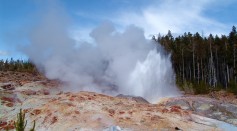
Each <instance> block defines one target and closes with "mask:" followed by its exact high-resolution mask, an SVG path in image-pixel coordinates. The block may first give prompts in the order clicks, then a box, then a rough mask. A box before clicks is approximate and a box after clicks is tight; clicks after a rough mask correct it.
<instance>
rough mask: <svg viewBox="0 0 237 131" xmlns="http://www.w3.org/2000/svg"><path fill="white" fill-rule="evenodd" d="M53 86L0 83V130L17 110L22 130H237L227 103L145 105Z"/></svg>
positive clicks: (190, 100) (197, 100) (193, 100)
mask: <svg viewBox="0 0 237 131" xmlns="http://www.w3.org/2000/svg"><path fill="white" fill-rule="evenodd" d="M18 75H20V74H18ZM19 83H21V84H19ZM9 84H10V85H9ZM57 85H58V83H57V82H55V81H48V80H45V79H43V80H39V81H30V80H29V79H26V81H25V82H22V81H18V82H14V81H10V82H6V80H4V81H1V82H0V87H1V88H0V103H1V106H0V130H3V129H6V128H7V127H8V128H9V129H13V128H14V120H16V114H17V113H19V110H20V109H23V111H24V112H25V113H26V119H27V121H28V124H27V129H29V128H30V127H31V126H32V124H33V123H32V122H33V121H34V120H35V121H36V130H41V131H47V130H49V131H54V130H55V131H65V130H68V131H76V130H96V131H98V130H99V131H100V130H105V131H107V130H109V131H110V130H115V129H116V130H123V131H144V130H145V131H150V130H152V131H153V130H164V131H166V130H171V131H172V130H178V129H180V130H184V131H186V130H197V131H198V130H217V131H218V130H236V127H235V126H234V125H236V116H237V109H236V105H235V104H230V103H228V102H223V101H220V100H216V99H211V98H207V97H194V96H193V97H191V96H190V97H178V98H166V99H164V100H163V101H162V102H160V103H158V104H150V103H148V102H147V101H146V100H145V99H143V98H141V97H131V96H126V95H120V96H117V97H112V96H108V95H103V94H98V93H94V92H74V93H72V92H62V91H60V90H58V89H57ZM219 120H220V121H219Z"/></svg>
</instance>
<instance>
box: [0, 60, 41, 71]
mask: <svg viewBox="0 0 237 131" xmlns="http://www.w3.org/2000/svg"><path fill="white" fill-rule="evenodd" d="M0 71H18V72H29V73H35V72H38V71H37V69H36V67H35V65H34V64H33V63H32V62H30V61H29V60H19V59H18V60H14V59H13V58H11V59H10V60H8V59H6V60H3V59H2V60H0Z"/></svg>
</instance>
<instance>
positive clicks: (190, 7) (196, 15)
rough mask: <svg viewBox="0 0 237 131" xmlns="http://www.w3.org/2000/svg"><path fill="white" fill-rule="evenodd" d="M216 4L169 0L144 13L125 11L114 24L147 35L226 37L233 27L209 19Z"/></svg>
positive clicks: (202, 1) (203, 1)
mask: <svg viewBox="0 0 237 131" xmlns="http://www.w3.org/2000/svg"><path fill="white" fill-rule="evenodd" d="M212 2H213V0H210V1H207V0H198V1H197V0H179V1H177V0H166V1H159V2H156V3H152V4H151V5H150V6H148V7H145V8H144V9H142V10H141V13H137V12H133V11H123V12H121V13H120V14H119V15H118V16H117V18H115V19H113V22H115V23H116V24H120V25H122V26H124V27H125V26H127V25H130V24H134V25H137V26H139V27H142V28H144V30H145V32H146V35H150V34H157V33H162V34H166V33H167V31H168V30H171V31H172V33H176V34H183V33H184V32H192V33H195V32H202V31H203V32H204V34H209V33H213V34H223V33H224V34H225V33H226V32H227V31H229V28H230V27H229V25H225V24H223V23H220V22H218V21H216V20H214V19H211V18H208V17H207V16H205V14H204V13H205V11H206V10H207V9H208V8H210V6H211V4H212Z"/></svg>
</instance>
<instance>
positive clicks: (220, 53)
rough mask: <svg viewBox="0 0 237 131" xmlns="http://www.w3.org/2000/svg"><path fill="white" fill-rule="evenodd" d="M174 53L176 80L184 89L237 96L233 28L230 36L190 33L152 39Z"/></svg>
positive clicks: (236, 69)
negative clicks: (220, 90)
mask: <svg viewBox="0 0 237 131" xmlns="http://www.w3.org/2000/svg"><path fill="white" fill-rule="evenodd" d="M153 40H155V41H156V42H157V43H159V44H161V45H163V46H164V48H165V50H166V51H168V52H169V53H170V54H171V61H172V64H173V68H174V71H175V73H176V81H177V84H178V85H179V87H181V89H184V90H185V88H192V90H194V92H195V93H208V92H210V91H212V90H219V89H225V90H228V91H231V92H234V93H236V94H237V67H236V66H237V57H236V56H237V51H236V50H237V32H236V27H235V26H233V27H232V30H231V31H230V33H229V35H221V36H218V35H215V36H213V35H212V34H210V35H209V36H207V37H204V36H203V35H200V34H199V33H198V32H197V33H195V34H192V33H190V32H188V33H186V32H185V33H184V34H183V35H180V36H177V37H173V35H172V33H171V31H168V33H167V34H166V35H164V36H161V35H160V34H159V35H158V37H155V36H153Z"/></svg>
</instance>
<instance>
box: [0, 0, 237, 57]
mask: <svg viewBox="0 0 237 131" xmlns="http://www.w3.org/2000/svg"><path fill="white" fill-rule="evenodd" d="M52 3H53V5H54V4H55V3H56V5H57V6H59V7H60V9H62V10H63V12H64V13H65V14H66V16H67V17H68V18H69V20H70V27H69V30H70V36H71V37H72V38H74V39H76V40H88V39H90V38H89V33H90V31H91V30H92V29H93V28H95V27H96V26H98V25H99V24H100V23H102V22H104V21H110V22H112V23H113V24H114V25H115V26H116V28H117V29H118V30H121V31H122V30H123V29H124V28H125V27H126V26H128V25H131V24H133V25H136V26H139V27H140V28H142V29H143V30H144V32H145V36H146V37H147V38H149V36H150V35H153V34H158V33H161V34H165V33H167V32H168V30H171V32H172V33H174V34H176V35H177V34H183V33H184V32H192V33H195V32H200V33H201V32H203V33H204V34H209V33H213V34H218V35H221V34H226V35H227V34H228V33H229V31H230V30H231V27H232V26H233V25H235V26H236V25H237V7H236V5H237V0H0V59H5V58H9V57H15V58H26V56H25V55H24V54H22V53H20V52H19V51H18V49H19V48H20V47H21V46H22V45H24V44H27V39H28V38H27V36H28V34H29V33H30V32H29V30H30V28H31V27H32V26H34V25H36V24H37V22H38V21H39V20H40V17H39V16H40V15H43V14H44V13H47V12H44V11H45V10H47V9H48V8H54V6H51V5H52Z"/></svg>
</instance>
